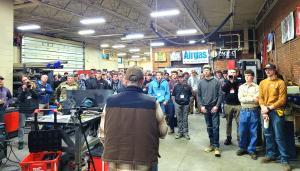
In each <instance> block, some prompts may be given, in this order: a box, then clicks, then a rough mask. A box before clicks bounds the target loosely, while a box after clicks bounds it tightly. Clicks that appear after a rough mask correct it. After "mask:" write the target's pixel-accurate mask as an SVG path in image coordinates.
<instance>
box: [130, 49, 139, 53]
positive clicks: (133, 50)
mask: <svg viewBox="0 0 300 171" xmlns="http://www.w3.org/2000/svg"><path fill="white" fill-rule="evenodd" d="M139 51H140V49H138V48H135V49H129V52H139Z"/></svg>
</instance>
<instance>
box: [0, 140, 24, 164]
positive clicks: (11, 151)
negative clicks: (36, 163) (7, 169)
mask: <svg viewBox="0 0 300 171" xmlns="http://www.w3.org/2000/svg"><path fill="white" fill-rule="evenodd" d="M5 141H6V143H7V145H8V146H9V147H10V151H9V153H8V156H6V157H5V159H6V161H5V163H4V164H3V165H2V166H1V167H0V168H3V167H4V166H13V167H18V168H19V165H7V162H8V161H10V162H12V163H17V164H19V162H20V159H19V158H18V157H17V155H16V154H15V152H14V150H13V149H12V145H11V141H10V140H5ZM0 145H2V147H1V148H5V146H4V145H3V144H0ZM11 153H13V155H14V156H15V158H16V159H17V160H18V161H13V160H11V159H10V155H11Z"/></svg>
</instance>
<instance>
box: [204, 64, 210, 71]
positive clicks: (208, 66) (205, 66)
mask: <svg viewBox="0 0 300 171" xmlns="http://www.w3.org/2000/svg"><path fill="white" fill-rule="evenodd" d="M203 69H209V70H211V66H210V65H204V66H203Z"/></svg>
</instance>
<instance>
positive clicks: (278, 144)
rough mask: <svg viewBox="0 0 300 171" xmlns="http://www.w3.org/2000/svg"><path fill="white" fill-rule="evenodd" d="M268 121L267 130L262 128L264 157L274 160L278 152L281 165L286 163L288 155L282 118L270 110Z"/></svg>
mask: <svg viewBox="0 0 300 171" xmlns="http://www.w3.org/2000/svg"><path fill="white" fill-rule="evenodd" d="M269 119H270V120H269V128H267V129H266V128H264V135H265V140H266V156H267V157H269V158H273V159H275V158H276V156H277V150H278V151H279V153H280V161H281V163H288V153H287V147H286V142H285V137H284V122H285V120H284V117H280V116H278V114H277V112H276V111H275V110H272V111H271V112H270V113H269ZM277 148H278V149H277Z"/></svg>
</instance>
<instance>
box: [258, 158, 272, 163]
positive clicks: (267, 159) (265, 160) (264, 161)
mask: <svg viewBox="0 0 300 171" xmlns="http://www.w3.org/2000/svg"><path fill="white" fill-rule="evenodd" d="M274 161H276V159H275V158H270V157H265V158H263V159H262V160H261V163H271V162H274Z"/></svg>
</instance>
